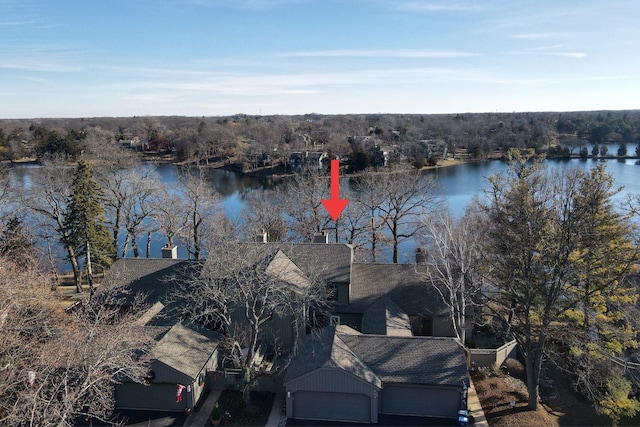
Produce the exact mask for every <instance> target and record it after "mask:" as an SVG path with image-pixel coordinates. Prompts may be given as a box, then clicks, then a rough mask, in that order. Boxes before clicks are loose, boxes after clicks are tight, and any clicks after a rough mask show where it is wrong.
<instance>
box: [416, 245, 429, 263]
mask: <svg viewBox="0 0 640 427" xmlns="http://www.w3.org/2000/svg"><path fill="white" fill-rule="evenodd" d="M426 262H427V253H426V252H425V251H423V250H422V248H418V249H416V264H424V263H426Z"/></svg>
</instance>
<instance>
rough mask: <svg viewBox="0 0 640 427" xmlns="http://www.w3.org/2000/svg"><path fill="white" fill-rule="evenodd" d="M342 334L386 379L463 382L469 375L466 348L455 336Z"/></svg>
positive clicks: (458, 383)
mask: <svg viewBox="0 0 640 427" xmlns="http://www.w3.org/2000/svg"><path fill="white" fill-rule="evenodd" d="M339 336H340V338H341V339H342V341H343V342H344V343H345V344H346V345H347V346H348V347H349V348H350V349H351V350H353V352H354V353H355V354H356V355H358V358H359V359H360V360H361V361H362V362H364V363H365V364H366V365H367V366H368V367H369V368H370V369H371V370H372V371H373V372H375V374H376V375H377V376H378V377H380V379H381V380H382V381H383V382H386V383H404V384H425V385H452V386H460V385H461V384H462V381H465V380H467V378H468V373H467V363H466V359H465V354H464V349H463V348H462V346H461V345H460V343H459V342H458V341H457V340H455V339H453V338H435V337H394V336H385V335H366V334H361V335H343V334H340V335H339Z"/></svg>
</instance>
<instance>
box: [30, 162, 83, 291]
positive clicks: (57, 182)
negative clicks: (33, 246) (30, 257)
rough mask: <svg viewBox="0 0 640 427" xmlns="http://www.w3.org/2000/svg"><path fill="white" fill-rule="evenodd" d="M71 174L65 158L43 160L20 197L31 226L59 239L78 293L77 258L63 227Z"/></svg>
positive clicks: (79, 272)
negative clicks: (29, 216)
mask: <svg viewBox="0 0 640 427" xmlns="http://www.w3.org/2000/svg"><path fill="white" fill-rule="evenodd" d="M72 173H73V169H72V168H71V167H70V166H69V164H68V163H67V159H66V158H64V157H51V158H47V159H44V160H43V167H42V168H41V169H40V170H38V173H37V174H36V175H35V176H34V178H33V185H32V186H31V188H30V189H29V191H28V192H25V194H22V195H21V198H22V199H21V201H22V204H23V206H25V207H27V209H29V211H30V212H31V214H32V215H33V223H34V224H36V227H37V228H40V229H42V230H45V229H46V230H49V232H48V233H46V234H47V235H56V236H57V237H58V242H59V243H60V244H62V245H63V247H64V249H65V251H66V253H67V259H68V260H69V262H70V263H71V268H72V269H73V276H74V279H75V283H76V288H77V289H78V292H81V291H82V288H81V286H80V279H81V269H80V260H79V254H78V253H77V251H76V248H75V247H74V246H73V244H71V241H70V239H69V229H68V228H67V227H66V226H65V216H66V215H67V210H68V207H67V203H68V200H69V192H70V184H71V176H72Z"/></svg>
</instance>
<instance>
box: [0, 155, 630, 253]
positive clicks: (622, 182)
mask: <svg viewBox="0 0 640 427" xmlns="http://www.w3.org/2000/svg"><path fill="white" fill-rule="evenodd" d="M545 163H546V164H547V165H548V167H549V168H550V169H568V168H572V167H580V168H589V167H592V166H594V165H595V164H599V163H601V161H600V160H592V159H588V160H579V159H573V160H564V161H562V160H547V161H546V162H545ZM604 163H605V164H606V166H607V171H608V172H609V173H611V174H612V176H613V178H614V180H615V185H616V186H619V187H623V190H622V192H621V193H620V194H619V195H618V196H617V197H616V198H617V199H618V200H622V199H623V198H624V197H625V196H626V195H627V194H638V193H640V165H636V164H635V163H636V160H633V159H628V160H626V161H618V160H613V159H611V160H605V161H604ZM507 168H508V166H507V164H506V163H505V162H502V161H489V162H479V163H468V164H460V165H456V166H449V167H446V168H440V169H435V170H429V171H426V172H425V173H426V174H434V175H435V176H436V179H437V181H438V183H439V184H440V186H441V190H442V195H443V197H444V199H445V200H446V201H447V203H448V206H449V209H450V211H451V212H452V213H453V214H454V215H455V216H458V217H460V216H462V215H463V214H464V210H465V208H466V207H467V205H468V204H469V202H470V201H471V200H472V198H473V197H474V196H480V197H481V196H482V194H483V190H484V189H485V188H486V187H487V178H488V177H490V176H491V175H494V174H496V173H500V172H503V171H505V170H506V169H507ZM158 172H159V174H160V177H161V179H162V180H163V181H164V182H166V183H170V184H173V183H175V182H176V180H177V173H178V171H177V168H176V167H175V166H174V165H171V164H160V165H158ZM34 173H37V167H36V166H14V167H12V168H11V169H10V173H9V179H10V182H11V185H12V187H13V189H14V191H24V190H25V189H26V188H28V187H29V186H30V185H31V177H32V176H33V174H34ZM208 179H209V180H210V182H211V184H212V185H213V187H214V188H215V190H216V191H217V192H218V193H219V194H220V195H221V196H222V199H223V201H222V205H223V208H224V212H225V214H226V215H227V216H228V217H229V218H230V219H231V220H236V219H238V217H239V215H240V213H241V212H242V209H243V208H244V205H245V202H244V197H245V196H246V195H247V194H248V193H250V192H252V191H255V190H258V189H266V188H269V187H270V186H271V185H272V184H271V183H270V182H269V181H267V180H263V179H258V178H252V177H248V176H245V175H240V174H237V173H234V172H230V171H226V170H221V169H215V170H211V171H209V177H208ZM139 243H140V245H141V248H144V240H143V241H140V242H139ZM163 244H164V239H162V238H161V237H160V236H157V237H155V238H154V239H153V240H152V245H151V251H152V252H151V253H152V256H159V253H160V248H161V247H162V245H163ZM400 249H401V262H410V261H411V260H412V258H413V253H414V249H415V244H412V243H411V242H406V243H405V244H404V245H402V247H401V248H400ZM179 256H180V257H187V253H186V250H184V248H180V251H179Z"/></svg>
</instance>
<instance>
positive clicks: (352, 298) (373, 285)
mask: <svg viewBox="0 0 640 427" xmlns="http://www.w3.org/2000/svg"><path fill="white" fill-rule="evenodd" d="M383 295H387V296H388V297H389V298H390V299H391V300H393V302H395V303H396V304H397V305H398V307H399V308H400V309H401V310H402V311H403V312H405V313H406V314H408V315H410V316H411V315H418V314H426V315H437V316H439V315H447V308H446V306H445V305H444V303H443V302H442V298H441V297H440V294H439V293H438V291H437V290H436V289H434V288H433V286H431V285H430V284H428V283H426V282H425V279H424V278H423V277H422V276H421V275H419V274H418V273H416V270H415V266H414V265H411V264H360V263H354V264H353V266H352V269H351V289H350V293H349V306H345V307H340V311H342V312H352V313H364V312H365V311H366V310H367V309H369V307H371V306H372V305H373V304H374V303H375V302H376V300H377V299H378V298H380V297H381V296H383Z"/></svg>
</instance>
